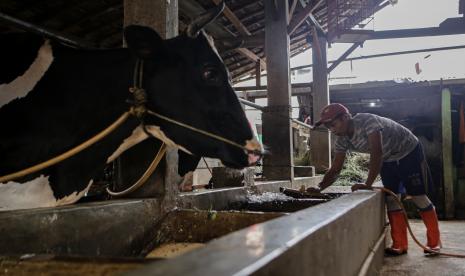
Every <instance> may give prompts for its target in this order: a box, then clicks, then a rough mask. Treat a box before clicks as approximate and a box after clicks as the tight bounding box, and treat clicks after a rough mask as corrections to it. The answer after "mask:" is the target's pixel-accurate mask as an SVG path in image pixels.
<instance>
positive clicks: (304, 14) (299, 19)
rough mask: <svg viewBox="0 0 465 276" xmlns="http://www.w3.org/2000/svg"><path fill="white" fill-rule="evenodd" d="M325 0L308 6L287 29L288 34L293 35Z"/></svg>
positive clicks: (319, 0)
mask: <svg viewBox="0 0 465 276" xmlns="http://www.w3.org/2000/svg"><path fill="white" fill-rule="evenodd" d="M323 2H324V0H318V1H317V2H314V3H313V4H309V5H307V6H306V7H305V8H304V9H303V10H302V11H301V12H299V13H298V14H297V15H296V16H295V18H294V20H292V21H291V22H290V23H289V26H288V28H287V33H288V34H289V35H291V34H292V33H293V32H294V31H295V30H296V29H297V28H298V27H299V26H300V25H301V24H302V23H303V22H304V21H305V19H307V17H308V15H309V14H311V13H312V12H313V11H314V10H315V9H316V8H318V6H320V5H321V4H322V3H323Z"/></svg>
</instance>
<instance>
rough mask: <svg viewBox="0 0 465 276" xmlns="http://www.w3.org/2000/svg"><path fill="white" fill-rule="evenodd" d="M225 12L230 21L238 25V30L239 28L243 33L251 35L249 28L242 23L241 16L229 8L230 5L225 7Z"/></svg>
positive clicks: (216, 2)
mask: <svg viewBox="0 0 465 276" xmlns="http://www.w3.org/2000/svg"><path fill="white" fill-rule="evenodd" d="M213 2H214V3H215V4H217V5H218V4H219V3H221V2H222V0H213ZM223 13H224V15H225V16H226V18H227V19H229V21H231V23H232V24H233V25H234V27H236V30H238V31H239V32H240V33H241V34H243V35H251V33H250V32H249V30H247V28H246V27H245V26H244V24H242V22H241V21H240V20H239V18H237V16H236V15H235V14H234V13H233V12H232V11H231V10H230V9H229V8H228V6H225V7H224V10H223Z"/></svg>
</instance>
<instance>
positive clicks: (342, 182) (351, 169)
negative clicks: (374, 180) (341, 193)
mask: <svg viewBox="0 0 465 276" xmlns="http://www.w3.org/2000/svg"><path fill="white" fill-rule="evenodd" d="M369 164H370V155H369V154H365V153H348V154H347V156H346V161H345V162H344V166H343V167H342V171H341V174H340V175H339V178H338V179H337V180H336V182H335V183H334V185H339V186H351V185H353V184H355V183H364V182H365V180H366V178H367V176H368V167H369Z"/></svg>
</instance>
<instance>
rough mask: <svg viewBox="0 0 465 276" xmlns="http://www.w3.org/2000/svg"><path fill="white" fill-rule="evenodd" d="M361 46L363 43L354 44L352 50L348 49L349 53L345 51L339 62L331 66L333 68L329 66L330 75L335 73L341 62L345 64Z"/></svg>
mask: <svg viewBox="0 0 465 276" xmlns="http://www.w3.org/2000/svg"><path fill="white" fill-rule="evenodd" d="M360 45H362V43H359V42H358V43H354V44H353V45H352V46H350V48H349V49H347V51H345V52H344V53H343V54H342V55H341V56H340V57H339V58H338V59H337V60H335V61H334V62H333V64H331V66H329V68H328V74H329V73H331V71H333V70H334V69H335V68H336V67H337V66H338V65H339V64H340V63H341V62H343V61H344V60H345V59H346V58H347V57H348V56H349V55H350V54H351V53H352V52H353V51H355V49H357V48H358V47H359V46H360Z"/></svg>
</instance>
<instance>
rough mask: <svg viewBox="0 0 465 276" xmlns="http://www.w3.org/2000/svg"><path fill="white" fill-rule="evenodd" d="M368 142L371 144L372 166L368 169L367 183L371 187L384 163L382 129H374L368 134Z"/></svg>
mask: <svg viewBox="0 0 465 276" xmlns="http://www.w3.org/2000/svg"><path fill="white" fill-rule="evenodd" d="M368 144H369V145H370V166H369V169H368V177H367V180H366V181H365V185H367V186H368V187H371V185H373V182H374V181H375V179H376V177H377V176H378V174H379V172H380V171H381V166H382V164H383V146H382V136H381V131H374V132H372V133H370V134H369V135H368Z"/></svg>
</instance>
